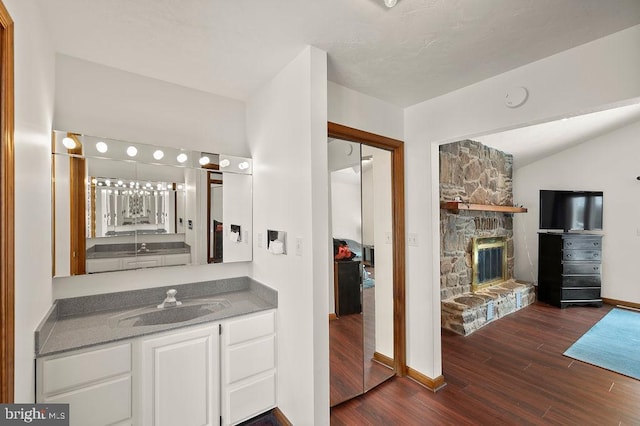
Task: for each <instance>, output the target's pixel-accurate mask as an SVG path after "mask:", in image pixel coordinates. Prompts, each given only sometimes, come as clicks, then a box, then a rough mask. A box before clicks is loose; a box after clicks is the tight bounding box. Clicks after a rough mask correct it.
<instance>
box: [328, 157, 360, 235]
mask: <svg viewBox="0 0 640 426" xmlns="http://www.w3.org/2000/svg"><path fill="white" fill-rule="evenodd" d="M349 170H350V169H349ZM336 173H338V174H339V172H333V173H331V235H332V236H333V237H334V238H341V239H350V240H354V241H357V242H359V243H361V242H362V220H361V218H360V211H361V206H360V175H359V174H357V175H354V177H353V178H354V179H353V181H351V182H348V181H346V180H344V179H341V178H340V176H338V175H337V174H336Z"/></svg>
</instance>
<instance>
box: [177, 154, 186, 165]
mask: <svg viewBox="0 0 640 426" xmlns="http://www.w3.org/2000/svg"><path fill="white" fill-rule="evenodd" d="M187 158H188V157H187V154H185V153H184V152H183V153H182V154H178V156H177V157H176V160H178V163H184V162H185V161H187Z"/></svg>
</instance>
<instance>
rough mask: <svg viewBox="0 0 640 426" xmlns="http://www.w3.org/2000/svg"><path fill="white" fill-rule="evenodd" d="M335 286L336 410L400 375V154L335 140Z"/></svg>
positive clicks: (333, 361) (332, 360) (332, 150)
mask: <svg viewBox="0 0 640 426" xmlns="http://www.w3.org/2000/svg"><path fill="white" fill-rule="evenodd" d="M328 149H329V173H330V179H331V181H330V192H331V231H332V237H333V243H334V251H333V254H334V262H333V268H334V275H333V278H334V283H333V286H330V295H329V298H330V313H329V317H330V322H329V336H330V345H329V350H330V378H331V382H330V385H331V386H330V389H331V393H330V403H331V406H334V405H336V404H339V403H341V402H344V401H346V400H348V399H351V398H353V397H355V396H358V395H361V394H363V393H364V392H366V391H368V390H370V389H372V388H373V387H375V386H377V385H378V384H380V383H382V382H384V381H385V380H387V379H389V378H390V377H393V376H394V375H395V374H396V368H395V360H394V240H395V239H394V221H393V219H394V211H393V190H392V152H391V151H389V150H385V149H381V148H377V147H373V146H368V145H364V144H361V143H358V142H351V141H347V140H341V139H334V138H330V139H329V148H328Z"/></svg>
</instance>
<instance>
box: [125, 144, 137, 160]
mask: <svg viewBox="0 0 640 426" xmlns="http://www.w3.org/2000/svg"><path fill="white" fill-rule="evenodd" d="M137 154H138V148H136V147H135V146H130V147H129V148H127V155H128V156H129V157H135V156H136V155H137Z"/></svg>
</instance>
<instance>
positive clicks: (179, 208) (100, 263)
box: [52, 131, 253, 277]
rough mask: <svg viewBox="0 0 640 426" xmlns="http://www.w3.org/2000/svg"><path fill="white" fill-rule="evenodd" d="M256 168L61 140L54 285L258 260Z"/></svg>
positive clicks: (226, 159) (55, 146)
mask: <svg viewBox="0 0 640 426" xmlns="http://www.w3.org/2000/svg"><path fill="white" fill-rule="evenodd" d="M252 168H253V164H252V161H251V159H249V158H244V157H235V156H229V155H223V154H213V153H206V152H199V151H188V150H184V149H176V148H170V147H159V146H154V145H148V144H140V143H129V142H126V141H120V140H114V139H108V138H100V137H95V136H89V135H82V134H78V133H72V132H66V131H54V132H53V138H52V189H53V209H52V211H53V223H54V235H53V253H54V270H53V275H54V276H55V277H64V276H72V275H82V274H91V273H98V272H108V271H119V270H128V269H139V268H148V267H162V266H175V265H202V264H208V263H224V262H245V261H250V260H251V259H252V245H251V241H252V229H251V228H252V186H253V185H252V176H251V175H252Z"/></svg>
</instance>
